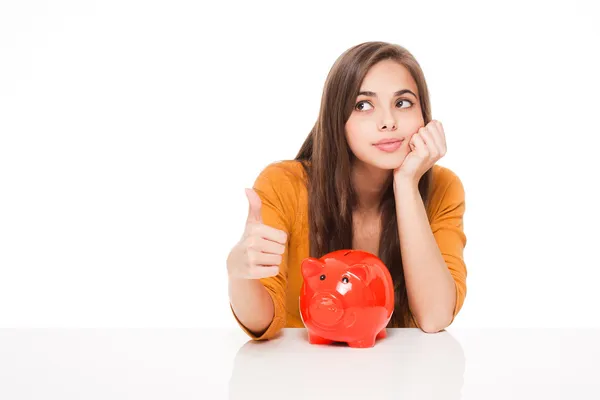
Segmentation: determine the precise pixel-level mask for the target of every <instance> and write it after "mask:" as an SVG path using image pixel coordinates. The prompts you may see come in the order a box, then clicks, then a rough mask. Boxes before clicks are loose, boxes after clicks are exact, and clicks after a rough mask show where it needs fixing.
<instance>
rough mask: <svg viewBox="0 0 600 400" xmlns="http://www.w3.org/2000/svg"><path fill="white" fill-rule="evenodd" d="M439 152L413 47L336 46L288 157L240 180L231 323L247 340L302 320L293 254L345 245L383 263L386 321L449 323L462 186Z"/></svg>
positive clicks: (459, 296) (429, 325) (462, 276)
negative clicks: (312, 118) (390, 300)
mask: <svg viewBox="0 0 600 400" xmlns="http://www.w3.org/2000/svg"><path fill="white" fill-rule="evenodd" d="M445 153H446V139H445V134H444V129H443V126H442V124H441V123H440V122H439V121H436V120H432V119H431V108H430V102H429V94H428V90H427V85H426V82H425V78H424V75H423V72H422V70H421V68H420V66H419V64H418V63H417V61H416V60H415V59H414V57H413V56H412V55H411V54H410V53H409V52H408V51H407V50H406V49H405V48H403V47H401V46H399V45H395V44H390V43H385V42H366V43H362V44H360V45H357V46H354V47H352V48H350V49H348V50H347V51H345V52H344V53H343V54H342V55H341V56H340V57H339V58H338V59H337V60H336V62H335V63H334V65H333V67H332V69H331V71H330V72H329V75H328V76H327V80H326V83H325V87H324V91H323V96H322V101H321V108H320V112H319V117H318V120H317V122H316V124H315V126H314V127H313V129H312V130H311V132H310V133H309V135H308V137H307V138H306V141H305V142H304V144H303V145H302V148H301V149H300V151H299V153H298V155H297V156H296V158H295V159H294V160H283V161H278V162H274V163H271V164H269V165H268V166H267V167H266V168H265V169H264V170H263V171H262V172H261V173H260V174H259V176H258V178H257V179H256V182H255V184H254V186H253V189H247V190H246V195H247V197H248V200H249V203H250V207H249V213H248V219H247V221H246V228H245V231H244V234H243V235H242V238H241V240H240V241H239V243H237V244H236V245H235V246H234V247H233V249H232V250H231V252H230V254H229V256H228V258H227V270H228V276H229V298H230V307H231V310H232V312H233V315H234V317H235V319H236V321H237V322H238V324H239V325H240V327H241V328H242V329H243V330H244V331H245V332H246V333H247V334H248V335H249V336H250V337H251V338H252V339H254V340H262V339H270V338H272V337H273V336H275V335H276V334H277V333H278V332H279V331H280V330H281V328H283V327H304V324H303V322H302V319H301V317H300V311H299V304H298V298H299V295H300V288H301V285H302V275H301V271H300V263H301V261H302V260H303V259H304V258H306V257H308V256H312V257H317V258H319V257H321V256H323V255H325V254H327V253H329V252H331V251H334V250H339V249H348V248H352V249H359V250H365V251H368V252H371V253H373V254H375V255H377V256H378V257H379V258H380V259H381V260H382V261H383V262H384V264H385V265H386V266H387V267H388V269H389V270H390V273H391V275H392V278H393V280H394V287H395V289H394V290H395V300H396V303H395V305H394V313H393V315H392V319H391V320H390V323H389V324H388V327H418V328H420V329H421V330H423V331H424V332H438V331H440V330H443V329H444V328H446V327H447V326H449V325H450V324H451V323H452V321H453V320H454V317H455V316H456V315H457V313H458V312H459V310H460V309H461V307H462V305H463V302H464V300H465V297H466V275H467V271H466V266H465V263H464V259H463V250H464V248H465V245H466V237H465V234H464V231H463V215H464V211H465V194H464V188H463V185H462V183H461V181H460V179H459V178H458V176H457V175H456V174H455V173H454V172H453V171H451V170H450V169H448V168H446V167H442V166H440V165H434V164H435V163H436V161H437V160H439V159H440V158H441V157H443V156H444V155H445Z"/></svg>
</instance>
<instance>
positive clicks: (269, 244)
mask: <svg viewBox="0 0 600 400" xmlns="http://www.w3.org/2000/svg"><path fill="white" fill-rule="evenodd" d="M257 242H258V243H256V245H255V246H254V248H255V249H256V250H259V251H262V252H263V253H269V254H283V253H284V252H285V246H284V245H282V244H280V243H277V242H274V241H271V240H267V239H263V238H258V241H257Z"/></svg>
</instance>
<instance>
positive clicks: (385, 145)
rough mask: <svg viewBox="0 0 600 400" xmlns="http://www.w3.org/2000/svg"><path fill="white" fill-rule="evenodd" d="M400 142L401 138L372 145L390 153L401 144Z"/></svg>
mask: <svg viewBox="0 0 600 400" xmlns="http://www.w3.org/2000/svg"><path fill="white" fill-rule="evenodd" d="M402 142H403V140H397V141H395V142H388V143H380V144H374V145H373V146H375V147H377V148H378V149H379V150H381V151H385V152H386V153H391V152H393V151H396V150H398V149H399V148H400V146H401V145H402Z"/></svg>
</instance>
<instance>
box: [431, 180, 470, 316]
mask: <svg viewBox="0 0 600 400" xmlns="http://www.w3.org/2000/svg"><path fill="white" fill-rule="evenodd" d="M464 213H465V191H464V187H463V184H462V182H461V181H460V179H459V178H458V176H456V175H454V177H453V179H452V180H451V181H450V183H449V184H448V187H447V188H446V191H445V193H444V195H443V198H442V200H441V203H440V207H439V209H438V210H437V212H436V213H435V214H434V216H433V219H432V222H431V230H432V232H433V236H434V237H435V240H436V242H437V244H438V247H439V248H440V251H441V254H442V257H443V258H444V261H446V265H447V266H448V269H449V271H450V274H451V275H452V278H453V279H454V284H455V287H456V304H455V306H454V312H453V314H452V319H451V320H450V324H451V323H452V322H453V321H454V319H455V317H456V315H457V314H458V312H459V311H460V309H461V308H462V305H463V303H464V301H465V297H466V295H467V283H466V280H467V268H466V265H465V261H464V257H463V251H464V248H465V246H466V244H467V238H466V236H465V233H464V229H463V216H464ZM450 324H449V325H450Z"/></svg>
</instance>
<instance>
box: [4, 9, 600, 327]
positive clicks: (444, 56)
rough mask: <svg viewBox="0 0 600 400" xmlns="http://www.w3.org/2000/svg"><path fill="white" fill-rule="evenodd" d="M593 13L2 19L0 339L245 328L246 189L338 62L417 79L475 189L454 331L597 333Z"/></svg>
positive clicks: (56, 12)
mask: <svg viewBox="0 0 600 400" xmlns="http://www.w3.org/2000/svg"><path fill="white" fill-rule="evenodd" d="M593 3H594V2H593V1H582V0H580V1H570V2H569V3H568V5H567V2H557V1H543V2H542V1H536V2H533V1H529V2H523V1H519V2H516V1H511V2H509V1H502V2H497V3H496V4H493V3H491V2H475V1H473V2H457V1H452V2H436V3H432V2H423V1H419V2H416V1H410V2H408V1H386V2H381V1H371V0H369V1H340V2H331V1H319V2H314V3H310V2H305V1H303V2H301V3H298V4H296V5H294V4H291V3H287V2H273V3H271V4H268V3H264V2H257V1H251V2H238V3H235V4H232V3H226V2H206V3H205V2H196V1H187V2H182V1H163V2H158V1H137V2H135V1H130V0H129V1H121V0H119V1H85V2H84V1H71V2H66V1H35V2H33V1H15V0H12V1H3V2H2V3H0V327H91V326H94V327H208V326H212V327H233V326H235V324H236V323H235V321H234V320H233V318H232V315H231V312H230V309H229V303H228V293H227V275H226V269H225V260H226V257H227V254H228V252H229V250H230V249H231V247H232V246H233V245H234V244H235V242H236V241H237V240H238V239H239V238H240V236H241V234H242V229H243V224H244V221H245V219H246V215H247V211H248V204H247V199H246V196H245V194H244V188H245V187H251V186H252V184H253V182H254V179H255V177H256V176H257V174H258V173H259V172H260V171H261V169H262V168H264V167H265V166H266V165H267V164H269V163H271V162H273V161H277V160H283V159H291V158H293V157H294V156H295V155H296V153H297V151H298V149H299V147H300V145H301V144H302V142H303V141H304V139H305V137H306V135H307V134H308V132H309V130H310V129H311V127H312V126H313V124H314V121H315V120H316V118H317V113H318V110H319V105H320V100H321V98H320V96H321V93H322V88H323V84H324V81H325V77H326V75H327V73H328V72H329V69H330V68H331V66H332V64H333V62H334V61H335V59H336V58H337V57H338V56H339V55H340V54H341V53H342V52H343V51H345V50H346V49H347V48H349V47H351V46H354V45H356V44H358V43H362V42H364V41H370V40H383V41H389V42H393V43H397V44H400V45H402V46H404V47H406V48H407V49H408V50H409V51H411V52H412V53H413V55H414V56H415V57H416V59H417V60H418V61H419V63H420V64H421V66H422V68H423V70H424V73H425V77H426V79H427V82H428V86H429V90H430V93H431V102H432V111H433V112H432V116H433V118H434V119H438V120H440V121H442V123H443V124H444V128H445V132H446V137H447V143H448V153H447V154H446V156H445V157H444V158H443V159H442V160H440V161H439V164H440V165H443V166H446V167H449V168H450V169H452V170H453V171H455V172H456V173H457V174H458V175H459V177H460V178H461V180H462V181H463V184H464V186H465V190H466V202H467V211H466V215H465V233H466V235H467V240H468V243H467V248H466V249H465V258H466V263H467V268H468V278H467V298H466V301H465V304H464V306H463V309H462V310H461V312H460V314H459V316H458V317H457V318H456V319H455V321H454V323H453V326H456V327H600V312H599V311H598V308H597V304H599V303H600V291H599V290H597V288H598V281H599V280H598V278H599V277H600V276H599V268H600V258H599V256H598V248H599V247H600V243H599V239H600V233H598V226H599V225H600V216H599V212H598V210H599V205H600V195H599V194H598V188H597V185H598V182H599V181H600V180H599V179H598V173H599V172H600V168H599V167H598V164H597V162H596V160H595V158H596V157H597V156H598V152H599V150H600V146H599V145H600V140H599V139H598V138H599V135H600V127H599V126H600V123H599V120H598V114H599V113H598V110H599V108H600V101H599V100H598V92H599V91H600V78H599V73H598V71H600V60H599V56H598V49H599V48H600V27H599V25H598V21H599V19H600V18H599V17H600V14H599V13H598V11H597V10H596V9H594V8H593V7H595V5H594V4H593Z"/></svg>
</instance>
